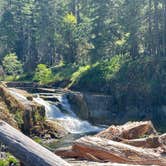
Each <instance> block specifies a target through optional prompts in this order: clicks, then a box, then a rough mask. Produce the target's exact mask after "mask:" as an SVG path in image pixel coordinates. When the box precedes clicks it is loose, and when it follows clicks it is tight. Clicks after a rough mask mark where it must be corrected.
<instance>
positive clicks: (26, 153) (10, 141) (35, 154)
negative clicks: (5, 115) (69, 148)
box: [0, 121, 70, 166]
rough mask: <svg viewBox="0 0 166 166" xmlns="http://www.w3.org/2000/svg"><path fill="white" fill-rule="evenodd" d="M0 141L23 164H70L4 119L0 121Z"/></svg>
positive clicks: (32, 165)
mask: <svg viewBox="0 0 166 166" xmlns="http://www.w3.org/2000/svg"><path fill="white" fill-rule="evenodd" d="M0 142H2V143H3V144H5V145H7V146H8V150H9V152H10V153H11V154H13V155H14V156H15V157H16V158H18V159H19V160H20V161H21V162H22V163H23V164H24V165H25V166H69V165H70V164H68V163H67V162H66V161H64V160H63V159H61V158H60V157H58V156H56V155H55V154H54V153H52V152H50V151H49V150H47V149H46V148H44V147H42V146H41V145H39V144H38V143H36V142H34V141H33V140H32V139H30V138H29V137H27V136H25V135H24V134H22V133H21V132H20V131H18V130H16V129H15V128H13V127H11V126H10V125H8V124H7V123H6V122H4V121H0Z"/></svg>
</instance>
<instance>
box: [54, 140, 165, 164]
mask: <svg viewBox="0 0 166 166" xmlns="http://www.w3.org/2000/svg"><path fill="white" fill-rule="evenodd" d="M61 152H62V153H61ZM61 152H60V151H58V152H56V154H58V155H60V156H63V157H72V156H73V157H78V158H82V159H87V160H91V161H97V162H99V161H105V162H115V163H124V164H142V165H160V166H165V165H166V158H164V157H162V156H161V155H160V154H157V153H154V151H153V150H150V149H143V148H138V147H134V146H131V145H126V144H124V143H121V142H116V141H112V140H108V139H104V138H100V137H83V138H81V139H79V140H77V141H76V142H75V143H74V145H73V146H72V149H70V150H68V151H66V152H65V151H61Z"/></svg>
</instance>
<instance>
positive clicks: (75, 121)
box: [34, 94, 101, 134]
mask: <svg viewBox="0 0 166 166" xmlns="http://www.w3.org/2000/svg"><path fill="white" fill-rule="evenodd" d="M53 96H54V97H55V98H56V99H57V100H58V101H59V103H60V108H59V107H58V106H57V105H56V103H53V102H49V101H46V100H44V99H42V98H41V97H39V95H38V97H37V98H34V101H36V102H37V103H39V104H41V105H43V106H45V109H46V115H47V118H48V119H51V120H58V121H59V122H60V123H61V124H62V125H63V127H64V128H65V129H66V130H68V131H69V132H70V133H76V134H78V133H89V132H97V131H100V130H101V128H99V127H97V126H93V125H91V124H90V123H89V122H88V121H82V120H80V119H79V118H78V117H77V116H76V114H75V113H74V112H73V111H72V110H71V107H70V104H69V102H68V100H67V97H66V96H65V95H64V94H58V95H57V94H53Z"/></svg>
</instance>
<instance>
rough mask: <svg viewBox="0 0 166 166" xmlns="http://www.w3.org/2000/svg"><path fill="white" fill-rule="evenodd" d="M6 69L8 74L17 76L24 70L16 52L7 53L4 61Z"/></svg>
mask: <svg viewBox="0 0 166 166" xmlns="http://www.w3.org/2000/svg"><path fill="white" fill-rule="evenodd" d="M2 64H3V67H4V70H5V72H6V74H7V75H11V76H14V78H16V76H17V75H18V74H21V73H22V72H23V69H22V64H21V62H20V61H19V60H18V58H17V56H16V54H15V53H11V54H7V55H6V56H5V57H4V59H3V61H2Z"/></svg>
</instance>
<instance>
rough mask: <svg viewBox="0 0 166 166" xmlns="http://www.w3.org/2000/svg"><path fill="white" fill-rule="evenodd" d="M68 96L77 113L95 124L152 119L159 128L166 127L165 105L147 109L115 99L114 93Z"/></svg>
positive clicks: (73, 94) (72, 93) (72, 94)
mask: <svg viewBox="0 0 166 166" xmlns="http://www.w3.org/2000/svg"><path fill="white" fill-rule="evenodd" d="M68 96H69V97H68V98H69V101H70V104H71V105H72V108H73V110H74V111H75V112H76V113H77V115H78V116H79V117H80V118H81V119H85V120H89V121H90V122H92V123H94V124H107V125H110V124H124V123H126V122H128V121H144V120H152V121H153V123H154V125H155V126H157V127H158V128H160V129H162V128H165V127H166V124H165V118H166V107H165V106H162V107H158V108H156V107H153V106H149V107H147V108H146V109H145V108H143V106H140V108H139V109H138V107H136V106H134V105H132V104H131V103H126V99H124V100H123V99H115V97H113V96H112V95H104V94H92V93H85V92H83V93H78V92H71V93H69V95H68ZM130 100H134V98H133V99H130ZM142 103H143V101H142ZM126 105H128V106H126ZM142 105H143V104H142ZM122 117H123V118H122Z"/></svg>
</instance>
